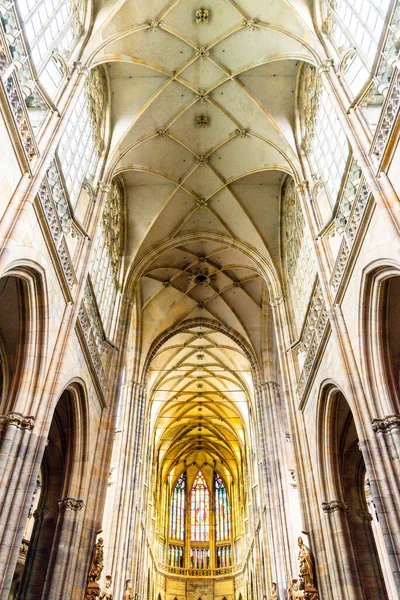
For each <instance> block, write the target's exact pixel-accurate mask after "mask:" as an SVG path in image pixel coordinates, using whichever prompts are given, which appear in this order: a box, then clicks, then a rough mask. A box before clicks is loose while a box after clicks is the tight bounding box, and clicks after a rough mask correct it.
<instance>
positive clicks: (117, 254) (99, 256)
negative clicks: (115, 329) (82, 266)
mask: <svg viewBox="0 0 400 600" xmlns="http://www.w3.org/2000/svg"><path fill="white" fill-rule="evenodd" d="M122 243H123V188H122V185H121V183H120V182H119V181H117V180H114V181H113V182H112V184H111V191H110V193H109V194H108V195H107V198H106V202H105V206H104V210H103V215H102V221H101V225H100V227H99V230H98V232H97V236H96V241H95V248H96V249H95V260H94V263H93V266H92V268H91V271H90V276H91V280H92V284H93V289H94V293H95V296H96V300H97V305H98V307H99V312H100V315H101V318H102V323H103V327H104V330H105V331H106V333H107V334H108V335H111V330H112V317H113V314H116V311H114V312H113V310H112V309H113V307H115V305H116V300H117V294H118V279H119V273H120V266H121V254H122Z"/></svg>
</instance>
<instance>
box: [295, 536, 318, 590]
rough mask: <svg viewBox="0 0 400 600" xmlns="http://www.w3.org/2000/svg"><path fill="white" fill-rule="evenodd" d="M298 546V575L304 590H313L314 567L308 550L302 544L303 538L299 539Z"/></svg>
mask: <svg viewBox="0 0 400 600" xmlns="http://www.w3.org/2000/svg"><path fill="white" fill-rule="evenodd" d="M297 543H298V546H299V548H300V551H299V555H298V559H299V575H300V577H301V579H302V581H303V582H304V588H305V589H306V590H307V589H309V588H310V589H315V588H314V565H313V559H312V556H311V553H310V550H309V548H307V546H306V545H305V544H304V543H303V538H301V537H299V539H298V541H297Z"/></svg>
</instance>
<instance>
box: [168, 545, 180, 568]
mask: <svg viewBox="0 0 400 600" xmlns="http://www.w3.org/2000/svg"><path fill="white" fill-rule="evenodd" d="M168 564H169V565H170V566H171V567H183V546H176V545H173V544H170V546H169V548H168Z"/></svg>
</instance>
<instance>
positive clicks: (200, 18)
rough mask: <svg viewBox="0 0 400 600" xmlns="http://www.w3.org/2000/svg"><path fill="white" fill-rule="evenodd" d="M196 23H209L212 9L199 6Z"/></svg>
mask: <svg viewBox="0 0 400 600" xmlns="http://www.w3.org/2000/svg"><path fill="white" fill-rule="evenodd" d="M195 17H196V23H197V24H198V25H199V24H200V23H208V22H209V20H210V11H209V10H208V9H207V8H198V9H197V10H196V13H195Z"/></svg>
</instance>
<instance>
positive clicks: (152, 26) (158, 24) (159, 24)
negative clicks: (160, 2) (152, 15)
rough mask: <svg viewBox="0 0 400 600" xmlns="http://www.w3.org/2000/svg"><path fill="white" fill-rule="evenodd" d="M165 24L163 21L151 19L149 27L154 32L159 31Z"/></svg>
mask: <svg viewBox="0 0 400 600" xmlns="http://www.w3.org/2000/svg"><path fill="white" fill-rule="evenodd" d="M163 25H164V22H163V21H150V23H149V27H150V29H151V31H152V32H153V33H157V31H158V30H159V29H161V28H162V27H163Z"/></svg>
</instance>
